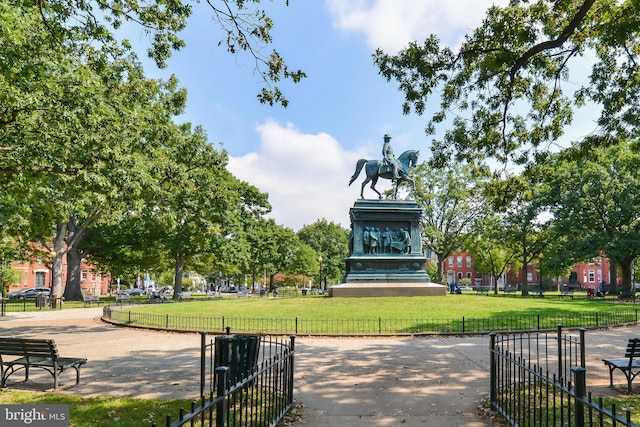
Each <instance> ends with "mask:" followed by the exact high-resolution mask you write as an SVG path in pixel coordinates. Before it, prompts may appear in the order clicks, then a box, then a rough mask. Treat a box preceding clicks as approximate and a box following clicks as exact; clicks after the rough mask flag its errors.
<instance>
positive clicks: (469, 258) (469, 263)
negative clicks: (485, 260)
mask: <svg viewBox="0 0 640 427" xmlns="http://www.w3.org/2000/svg"><path fill="white" fill-rule="evenodd" d="M467 267H471V257H470V256H468V257H467Z"/></svg>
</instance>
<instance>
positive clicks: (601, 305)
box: [135, 294, 634, 319]
mask: <svg viewBox="0 0 640 427" xmlns="http://www.w3.org/2000/svg"><path fill="white" fill-rule="evenodd" d="M632 308H634V306H632V305H628V304H613V303H611V302H609V301H586V300H578V299H576V300H566V299H559V298H520V297H502V296H498V297H494V296H486V295H469V294H467V295H464V294H463V295H445V296H434V297H381V298H328V297H322V296H319V297H299V298H269V299H267V298H254V297H251V298H237V299H233V298H223V299H220V300H212V301H198V300H194V301H189V302H182V303H173V304H149V305H140V306H139V307H135V310H136V311H143V312H145V313H155V314H173V315H177V316H194V315H200V316H228V317H240V316H243V317H269V318H288V317H299V318H309V319H317V318H337V319H362V318H378V317H384V318H424V317H429V318H440V319H453V318H461V317H462V316H464V317H469V318H472V317H473V318H489V317H496V316H516V315H520V316H523V315H538V314H539V315H548V316H550V315H556V314H558V313H564V314H580V313H596V312H602V311H620V312H622V311H626V310H629V309H632Z"/></svg>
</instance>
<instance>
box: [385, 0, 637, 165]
mask: <svg viewBox="0 0 640 427" xmlns="http://www.w3.org/2000/svg"><path fill="white" fill-rule="evenodd" d="M639 35H640V4H639V3H638V2H637V1H635V0H623V1H614V0H581V1H579V2H578V3H577V4H576V2H575V1H564V0H563V1H551V0H536V1H525V0H513V1H510V2H509V5H508V6H506V7H497V6H493V7H491V8H489V9H488V11H487V14H486V17H485V19H484V21H483V23H482V26H480V27H479V28H477V29H476V30H474V31H473V32H472V33H470V34H468V35H467V36H466V37H465V40H464V42H463V43H462V44H461V45H460V47H459V48H458V49H457V51H454V49H452V48H449V47H447V46H443V45H442V44H441V42H440V40H438V38H437V37H436V36H435V35H432V36H430V37H429V38H428V39H427V40H426V41H424V43H422V44H419V43H417V42H412V43H410V44H409V46H408V47H407V48H406V49H404V50H403V51H401V52H400V53H398V54H397V55H395V56H393V55H387V54H385V53H384V52H382V51H380V50H378V51H377V52H376V53H375V55H374V61H375V63H376V65H377V66H378V67H379V70H380V73H381V74H382V75H383V76H384V77H386V78H387V79H388V80H391V79H394V80H396V81H397V82H398V84H399V88H400V90H401V91H402V92H403V93H404V95H405V101H404V104H403V107H402V108H403V111H404V113H406V114H408V113H410V112H411V111H412V109H413V111H415V112H416V113H417V114H423V113H425V112H426V111H427V108H426V107H427V105H432V104H434V102H433V101H432V99H431V97H432V95H433V94H434V92H435V93H438V94H440V104H439V106H440V109H439V110H438V111H436V112H435V113H434V114H433V116H432V117H431V118H430V119H429V123H428V125H427V132H428V133H430V134H433V133H435V131H436V128H437V126H438V125H440V124H442V123H445V121H446V120H447V119H448V118H449V115H452V116H453V117H454V118H453V119H452V120H451V122H450V123H449V122H447V126H450V129H449V130H448V131H447V132H446V134H445V135H444V138H443V139H442V140H441V141H434V155H435V156H434V159H435V162H436V164H442V163H444V162H445V161H446V160H447V159H449V158H450V157H451V156H452V155H454V156H455V157H456V158H457V159H468V160H472V159H475V158H477V157H482V158H484V157H491V158H495V159H497V160H498V161H500V162H501V163H504V164H506V163H508V162H510V161H512V162H514V163H516V164H526V163H528V162H531V163H540V162H542V161H543V160H544V159H545V158H547V157H548V155H549V154H550V151H549V147H550V145H551V144H554V143H555V142H556V140H557V139H558V138H559V137H560V136H561V135H562V134H563V132H564V129H565V128H566V127H567V126H568V125H569V124H571V123H572V121H573V113H574V110H576V109H577V108H579V107H581V106H584V105H585V104H586V103H593V104H595V105H596V106H597V107H601V108H602V111H601V113H600V117H599V119H598V125H599V126H600V127H601V128H602V130H603V133H605V134H609V135H617V136H618V137H620V138H629V137H635V136H638V131H639V128H638V120H639V119H638V118H639V117H640V79H638V78H637V75H638V74H637V73H638V67H637V64H638V61H639V60H640V49H639V43H640V37H639ZM592 56H594V58H593V59H592ZM585 62H591V74H590V75H589V77H588V79H584V78H581V75H583V73H584V68H585ZM585 80H586V81H585ZM565 81H570V82H572V83H571V84H568V85H567V84H563V83H564V82H565ZM573 82H578V83H579V84H581V86H580V85H578V86H576V85H575V84H574V83H573ZM597 107H596V108H597ZM459 135H466V136H467V138H460V137H459Z"/></svg>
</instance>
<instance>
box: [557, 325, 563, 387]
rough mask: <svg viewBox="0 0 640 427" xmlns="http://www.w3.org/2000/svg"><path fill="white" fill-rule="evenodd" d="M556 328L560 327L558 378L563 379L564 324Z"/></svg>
mask: <svg viewBox="0 0 640 427" xmlns="http://www.w3.org/2000/svg"><path fill="white" fill-rule="evenodd" d="M556 328H557V329H558V337H557V339H558V378H560V381H562V380H563V378H564V375H563V373H562V325H561V324H559V325H557V326H556Z"/></svg>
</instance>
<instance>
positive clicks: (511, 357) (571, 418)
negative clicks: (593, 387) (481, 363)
mask: <svg viewBox="0 0 640 427" xmlns="http://www.w3.org/2000/svg"><path fill="white" fill-rule="evenodd" d="M584 332H585V331H584V329H581V330H580V335H579V336H572V335H566V334H563V331H562V326H560V325H558V326H557V330H556V332H555V334H551V333H542V332H537V331H532V332H526V333H521V334H505V335H499V334H496V333H491V334H490V346H489V347H490V350H489V351H490V367H489V372H490V390H489V400H490V402H491V407H492V409H494V410H495V411H497V412H498V413H499V414H500V415H502V416H503V417H504V419H505V420H506V421H507V422H508V423H509V424H510V425H513V426H527V427H528V426H531V427H534V426H557V425H560V426H562V425H567V426H576V427H583V426H603V425H614V426H615V425H620V426H630V427H637V426H638V425H637V424H634V423H633V422H631V412H630V411H629V410H624V411H618V410H617V408H616V406H615V405H611V407H610V408H607V407H605V405H603V399H602V398H594V397H593V396H592V394H591V393H587V389H586V369H585V359H586V354H585V342H584V340H585V334H584Z"/></svg>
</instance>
